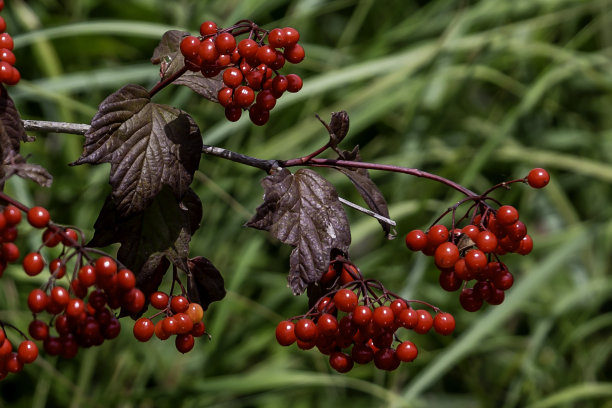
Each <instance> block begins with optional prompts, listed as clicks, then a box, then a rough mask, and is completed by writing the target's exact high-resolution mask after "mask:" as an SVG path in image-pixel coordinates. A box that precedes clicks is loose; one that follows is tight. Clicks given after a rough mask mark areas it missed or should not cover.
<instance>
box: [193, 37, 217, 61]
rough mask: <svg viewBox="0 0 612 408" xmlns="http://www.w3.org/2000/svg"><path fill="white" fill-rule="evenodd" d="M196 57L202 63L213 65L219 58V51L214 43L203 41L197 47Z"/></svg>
mask: <svg viewBox="0 0 612 408" xmlns="http://www.w3.org/2000/svg"><path fill="white" fill-rule="evenodd" d="M198 55H199V56H200V58H202V62H203V63H207V64H214V63H215V61H217V59H218V58H219V51H217V47H216V46H215V43H214V42H212V41H209V40H205V41H202V42H201V43H200V45H199V46H198Z"/></svg>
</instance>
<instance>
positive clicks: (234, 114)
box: [225, 104, 242, 122]
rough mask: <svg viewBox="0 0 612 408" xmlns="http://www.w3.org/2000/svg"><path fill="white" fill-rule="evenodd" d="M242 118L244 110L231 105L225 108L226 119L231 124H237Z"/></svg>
mask: <svg viewBox="0 0 612 408" xmlns="http://www.w3.org/2000/svg"><path fill="white" fill-rule="evenodd" d="M240 116H242V109H241V108H240V107H238V106H236V105H233V104H232V105H229V106H226V107H225V117H226V118H227V120H229V121H230V122H236V121H237V120H238V119H240Z"/></svg>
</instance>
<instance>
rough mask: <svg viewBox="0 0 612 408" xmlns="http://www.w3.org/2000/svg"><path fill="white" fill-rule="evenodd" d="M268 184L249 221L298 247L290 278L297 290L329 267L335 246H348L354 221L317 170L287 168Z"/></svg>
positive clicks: (292, 259) (271, 176)
mask: <svg viewBox="0 0 612 408" xmlns="http://www.w3.org/2000/svg"><path fill="white" fill-rule="evenodd" d="M262 185H263V187H264V190H265V193H264V203H263V204H262V205H260V206H259V207H258V208H257V212H256V214H255V216H254V217H253V218H252V219H251V220H250V221H249V222H248V223H247V224H246V226H248V227H252V228H257V229H261V230H266V231H269V232H270V233H271V234H272V235H273V236H274V237H276V238H278V239H279V240H280V241H281V242H283V243H285V244H289V245H291V246H293V247H295V249H294V250H293V251H292V252H291V257H290V272H289V278H288V281H289V286H290V287H291V289H292V290H293V293H294V294H296V295H297V294H300V293H302V292H304V290H305V289H306V287H307V285H308V284H310V283H314V282H316V281H318V280H319V278H320V277H321V275H322V274H323V272H325V271H326V270H327V268H328V266H329V259H330V253H331V251H332V250H333V249H338V250H340V251H342V252H347V251H348V247H349V244H350V242H351V233H350V229H349V224H348V220H347V218H346V214H345V213H344V208H343V207H342V204H341V203H340V201H339V200H338V193H337V192H336V189H335V188H334V186H333V185H332V184H330V183H329V182H328V181H327V180H325V179H324V178H323V177H321V176H320V175H318V174H317V173H315V172H314V171H312V170H309V169H301V170H298V171H297V172H296V173H295V175H292V174H291V173H290V172H289V170H287V169H282V170H280V171H278V172H276V173H274V174H271V175H269V176H267V177H265V178H264V179H263V181H262Z"/></svg>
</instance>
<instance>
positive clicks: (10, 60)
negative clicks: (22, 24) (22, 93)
mask: <svg viewBox="0 0 612 408" xmlns="http://www.w3.org/2000/svg"><path fill="white" fill-rule="evenodd" d="M3 8H4V0H0V11H2V9H3ZM5 31H6V21H4V18H3V17H2V16H0V82H1V83H4V84H7V85H16V84H17V83H18V82H19V80H20V79H21V74H20V73H19V70H18V69H17V68H15V66H14V65H15V62H17V59H16V58H15V54H13V46H14V44H13V37H11V35H10V34H9V33H7V32H5Z"/></svg>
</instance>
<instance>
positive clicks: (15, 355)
mask: <svg viewBox="0 0 612 408" xmlns="http://www.w3.org/2000/svg"><path fill="white" fill-rule="evenodd" d="M4 329H5V327H4V325H3V326H2V327H0V381H1V380H3V379H4V378H6V376H7V375H8V374H9V373H18V372H20V371H21V370H23V366H24V364H29V363H32V362H34V360H36V358H37V357H38V347H37V346H36V343H34V342H33V341H32V340H27V339H26V340H23V341H21V342H20V343H19V346H17V351H13V344H12V343H11V341H10V340H9V339H8V337H7V336H6V333H5V331H4Z"/></svg>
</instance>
